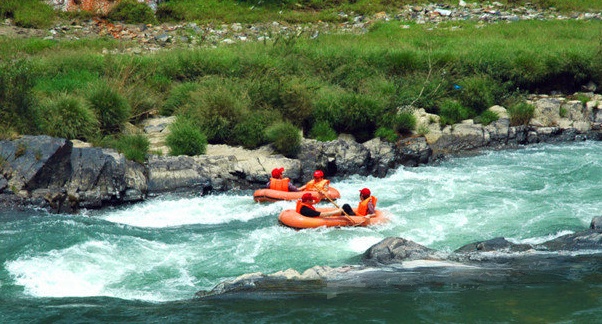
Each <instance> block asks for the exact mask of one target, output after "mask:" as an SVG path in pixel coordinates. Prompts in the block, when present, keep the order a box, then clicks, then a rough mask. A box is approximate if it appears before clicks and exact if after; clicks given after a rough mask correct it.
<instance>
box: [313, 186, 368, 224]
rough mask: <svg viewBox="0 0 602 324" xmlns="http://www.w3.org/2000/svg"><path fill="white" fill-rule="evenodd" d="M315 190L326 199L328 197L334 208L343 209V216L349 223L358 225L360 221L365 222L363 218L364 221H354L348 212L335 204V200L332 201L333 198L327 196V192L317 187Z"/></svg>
mask: <svg viewBox="0 0 602 324" xmlns="http://www.w3.org/2000/svg"><path fill="white" fill-rule="evenodd" d="M316 190H317V191H318V192H319V193H321V194H322V195H323V196H324V197H326V199H328V201H330V202H331V203H332V204H333V205H334V206H335V207H336V208H338V209H340V210H342V211H343V214H344V215H345V218H347V220H348V221H349V222H351V224H353V226H357V225H360V224H362V223H364V222H365V220H364V221H363V222H361V223H356V222H355V221H354V220H353V219H352V218H351V217H350V216H349V214H347V212H346V211H345V210H344V209H343V208H341V207H339V205H337V203H335V202H334V200H332V199H330V197H329V196H328V194H327V193H325V192H323V191H322V190H320V189H318V188H316ZM366 220H367V219H366Z"/></svg>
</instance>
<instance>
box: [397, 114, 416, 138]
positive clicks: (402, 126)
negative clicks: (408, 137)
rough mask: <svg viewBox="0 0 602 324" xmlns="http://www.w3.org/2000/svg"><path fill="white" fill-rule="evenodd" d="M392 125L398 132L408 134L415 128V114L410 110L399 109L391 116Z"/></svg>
mask: <svg viewBox="0 0 602 324" xmlns="http://www.w3.org/2000/svg"><path fill="white" fill-rule="evenodd" d="M392 126H393V130H394V131H397V132H398V133H400V134H409V133H411V132H412V131H413V130H414V128H416V116H414V114H413V113H412V112H411V111H401V112H399V113H397V114H395V116H394V117H393V119H392Z"/></svg>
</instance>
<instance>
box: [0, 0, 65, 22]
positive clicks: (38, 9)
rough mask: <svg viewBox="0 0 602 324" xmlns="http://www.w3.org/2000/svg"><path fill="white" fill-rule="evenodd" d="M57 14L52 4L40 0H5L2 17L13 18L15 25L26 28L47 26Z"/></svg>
mask: <svg viewBox="0 0 602 324" xmlns="http://www.w3.org/2000/svg"><path fill="white" fill-rule="evenodd" d="M56 17H57V15H56V13H55V12H54V10H53V9H52V7H51V6H50V5H48V4H47V3H45V2H44V1H40V0H3V1H1V2H0V18H12V19H13V20H14V22H15V25H17V26H19V27H24V28H47V27H50V26H51V25H52V23H53V22H54V20H55V19H56Z"/></svg>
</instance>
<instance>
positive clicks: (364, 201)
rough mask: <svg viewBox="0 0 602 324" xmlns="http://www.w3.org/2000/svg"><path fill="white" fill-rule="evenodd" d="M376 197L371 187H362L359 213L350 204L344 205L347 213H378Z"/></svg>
mask: <svg viewBox="0 0 602 324" xmlns="http://www.w3.org/2000/svg"><path fill="white" fill-rule="evenodd" d="M377 200H378V199H376V197H374V196H372V193H371V192H370V189H368V188H362V189H361V190H360V203H359V204H358V206H357V213H355V212H354V211H353V209H352V208H351V206H349V204H344V205H343V210H344V211H345V213H346V214H347V215H350V216H354V215H358V216H373V215H374V213H376V201H377Z"/></svg>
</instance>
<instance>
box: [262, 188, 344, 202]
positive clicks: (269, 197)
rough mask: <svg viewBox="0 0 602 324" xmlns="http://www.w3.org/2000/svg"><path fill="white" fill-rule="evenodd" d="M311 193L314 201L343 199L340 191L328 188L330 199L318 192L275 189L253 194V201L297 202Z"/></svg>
mask: <svg viewBox="0 0 602 324" xmlns="http://www.w3.org/2000/svg"><path fill="white" fill-rule="evenodd" d="M307 192H309V193H311V194H312V196H313V197H314V200H316V201H320V200H328V198H330V199H332V200H335V199H339V198H341V194H340V193H339V191H338V190H336V189H335V188H333V187H329V188H328V198H326V196H324V195H323V194H321V193H319V192H317V191H296V192H293V191H280V190H273V189H258V190H255V192H254V193H253V199H254V200H255V201H258V202H274V201H280V200H297V199H301V196H303V194H304V193H307Z"/></svg>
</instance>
